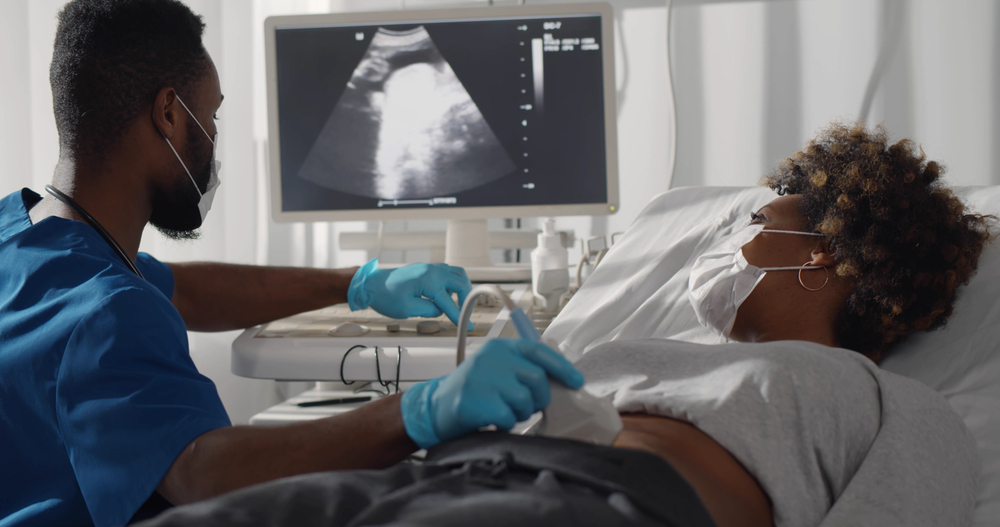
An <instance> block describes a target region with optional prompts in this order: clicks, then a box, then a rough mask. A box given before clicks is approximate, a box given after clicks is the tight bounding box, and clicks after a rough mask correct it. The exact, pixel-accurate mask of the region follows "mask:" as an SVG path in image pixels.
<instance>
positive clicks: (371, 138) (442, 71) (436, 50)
mask: <svg viewBox="0 0 1000 527" xmlns="http://www.w3.org/2000/svg"><path fill="white" fill-rule="evenodd" d="M466 11H468V10H466ZM480 11H482V12H484V16H474V17H472V16H465V17H462V18H443V19H435V17H428V16H427V14H428V13H429V12H427V11H424V12H422V13H421V18H420V19H414V20H399V19H398V18H399V14H398V13H397V16H396V19H394V20H386V21H379V20H377V18H378V16H379V15H378V14H371V15H372V17H374V18H376V19H375V20H370V21H361V22H359V21H351V22H341V23H336V22H334V23H315V22H314V23H309V22H310V20H308V19H307V18H304V17H286V18H285V22H284V23H279V24H275V25H274V29H273V67H272V68H271V69H272V70H273V75H274V79H273V85H274V86H275V87H276V103H277V112H276V113H277V131H278V133H279V136H280V150H279V152H278V153H279V156H280V164H278V166H279V167H280V178H279V179H280V181H277V182H276V183H277V185H278V186H279V187H280V208H281V211H282V212H284V213H289V212H291V213H294V212H312V211H345V212H346V211H358V212H361V211H382V212H386V211H389V210H396V211H401V210H404V209H406V210H411V211H412V212H417V211H418V210H427V209H431V208H433V209H435V211H436V214H435V215H436V216H437V217H446V215H447V213H446V211H444V210H442V209H450V208H469V207H472V208H482V207H544V206H558V205H583V204H598V205H600V204H608V203H610V202H611V201H612V200H611V199H610V197H609V162H608V151H607V145H608V141H607V124H608V123H607V122H606V120H607V108H606V100H607V97H606V96H607V94H606V93H605V90H606V87H605V80H606V79H605V76H606V73H607V72H606V71H605V68H607V67H608V65H607V64H605V60H606V59H605V55H606V54H605V53H603V50H604V46H605V45H607V44H609V43H606V42H604V38H603V35H602V15H601V13H599V12H595V13H574V14H561V15H527V14H526V15H523V16H510V15H505V16H497V15H494V16H488V15H486V14H485V13H486V12H488V11H490V10H486V9H481V10H480ZM430 13H433V12H430ZM381 16H383V17H384V16H385V14H384V13H383V14H382V15H381ZM362 18H364V17H362ZM403 18H406V17H405V12H404V16H403ZM269 52H270V50H269ZM612 70H613V68H612ZM274 99H275V98H274V97H272V100H274ZM612 100H613V99H612ZM611 115H613V113H612V114H611ZM272 117H274V113H273V112H272ZM272 130H273V125H272ZM272 166H274V165H273V164H272ZM272 177H274V174H272ZM614 179H615V184H616V183H617V174H615V178H614ZM272 187H273V186H272ZM276 190H277V189H276ZM616 190H617V189H616V188H615V191H616ZM614 198H615V199H616V198H617V196H614ZM442 213H443V215H442ZM534 215H538V216H541V215H547V214H546V213H545V212H543V211H541V209H539V212H538V213H537V214H534ZM414 217H419V216H414ZM484 217H485V216H484Z"/></svg>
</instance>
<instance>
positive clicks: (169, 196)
mask: <svg viewBox="0 0 1000 527" xmlns="http://www.w3.org/2000/svg"><path fill="white" fill-rule="evenodd" d="M187 128H188V130H187V132H188V138H187V151H188V153H189V154H190V156H189V161H190V163H191V164H190V165H189V166H188V169H189V170H190V171H191V175H192V176H193V177H194V180H195V181H197V182H198V190H200V191H202V192H204V191H205V190H207V189H208V179H209V176H210V175H211V170H212V143H211V141H208V140H206V139H205V138H204V137H203V136H204V135H205V134H204V133H202V131H201V128H199V127H198V125H197V124H194V123H193V121H189V122H188V126H187ZM174 159H175V160H176V158H174ZM177 164H178V165H180V163H179V162H178V163H177ZM177 168H178V169H180V170H181V171H182V172H181V174H183V176H182V177H178V178H176V179H175V182H176V183H175V184H174V185H173V188H168V189H161V188H157V189H156V190H155V191H154V193H153V213H152V215H151V216H150V218H149V223H150V225H152V226H153V227H155V228H156V230H158V231H160V233H162V234H163V235H164V236H166V237H167V238H170V239H171V240H197V239H198V238H199V237H200V236H201V231H199V230H198V228H199V227H201V212H199V210H198V202H199V201H200V200H201V196H200V195H199V194H198V190H195V187H194V184H193V183H192V182H191V178H190V177H188V175H187V173H186V172H183V170H184V168H183V167H181V166H178V167H177Z"/></svg>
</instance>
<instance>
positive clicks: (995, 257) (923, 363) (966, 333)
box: [544, 187, 1000, 527]
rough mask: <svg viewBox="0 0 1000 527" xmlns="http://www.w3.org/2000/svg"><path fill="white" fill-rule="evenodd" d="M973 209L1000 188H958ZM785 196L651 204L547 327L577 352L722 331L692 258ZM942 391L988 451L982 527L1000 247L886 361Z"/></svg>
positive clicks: (991, 432) (717, 190) (999, 204)
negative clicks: (934, 327)
mask: <svg viewBox="0 0 1000 527" xmlns="http://www.w3.org/2000/svg"><path fill="white" fill-rule="evenodd" d="M954 190H955V193H956V195H958V196H959V197H960V198H962V200H963V201H965V203H966V204H967V205H968V206H969V208H970V209H971V210H972V211H975V212H978V213H983V214H994V215H997V216H1000V187H958V188H955V189H954ZM775 197H776V195H775V193H774V192H772V191H770V190H768V189H764V188H759V187H753V188H744V187H738V188H736V187H689V188H680V189H675V190H671V191H669V192H666V193H664V194H661V195H659V196H657V197H655V198H653V200H652V201H651V202H650V203H649V205H648V206H647V207H646V209H645V210H643V212H642V213H641V214H640V215H639V217H638V218H637V219H636V220H635V222H634V223H633V224H632V226H630V227H629V229H628V230H627V231H626V232H625V234H624V235H623V236H622V237H621V239H620V240H619V241H618V243H616V244H615V245H614V247H612V248H611V250H610V251H609V252H608V254H607V256H605V258H604V260H603V261H602V262H601V264H600V266H599V267H598V268H597V270H596V271H594V273H593V274H592V275H591V276H590V277H589V278H588V279H587V281H586V282H585V283H584V286H583V288H581V289H580V291H578V292H577V294H576V295H574V297H573V299H572V300H570V302H569V304H567V305H566V307H565V308H564V309H563V311H562V313H560V315H559V316H558V317H557V318H556V319H555V320H554V321H553V323H552V324H551V325H550V326H549V328H548V330H546V332H545V335H544V336H545V338H549V339H553V340H555V341H556V342H558V343H559V344H560V345H561V347H562V348H563V349H565V350H568V351H567V354H568V355H569V356H570V357H571V358H576V357H578V356H579V355H580V354H581V353H582V352H583V351H585V350H587V349H590V348H591V347H593V346H596V345H597V344H600V343H603V342H607V341H610V340H632V339H643V338H673V339H678V340H687V341H691V342H701V343H717V342H720V339H719V338H718V337H716V336H715V335H713V334H712V333H711V332H710V331H708V330H707V329H706V328H704V327H702V326H701V325H700V324H699V323H698V320H697V318H696V317H695V314H694V310H693V309H692V308H691V305H690V302H688V300H687V281H688V274H689V272H690V268H691V264H692V263H693V261H694V258H696V257H697V255H698V254H700V253H701V252H702V251H703V250H704V249H705V248H707V247H708V246H709V245H711V244H712V243H714V242H715V241H716V240H718V239H719V238H720V237H722V236H725V235H726V234H729V233H730V232H732V230H733V228H734V227H735V226H737V225H738V224H740V223H741V222H746V221H749V215H750V212H751V211H753V210H756V209H757V208H759V207H761V206H762V205H764V204H765V203H767V202H769V201H771V200H772V199H774V198H775ZM881 366H882V367H883V368H885V369H886V370H888V371H892V372H895V373H898V374H901V375H905V376H908V377H911V378H914V379H917V380H919V381H921V382H923V383H925V384H927V385H928V386H930V387H931V388H934V389H935V390H938V391H939V392H940V393H941V394H942V395H944V396H945V398H947V399H948V401H949V402H950V403H951V405H952V407H953V408H954V409H955V411H956V412H957V413H958V414H959V415H960V416H962V418H963V420H964V421H965V424H966V426H968V427H969V429H970V430H971V431H972V434H973V435H974V436H975V438H976V441H977V443H978V446H979V453H980V456H981V458H982V462H983V464H982V473H981V476H980V477H981V479H980V487H979V496H978V501H977V505H976V510H975V516H974V522H973V524H974V525H975V526H977V527H978V526H986V525H992V524H993V522H994V521H995V519H996V518H1000V246H998V245H996V244H994V245H991V246H989V247H988V248H987V249H986V251H985V252H984V253H983V256H982V258H981V259H980V261H979V272H978V274H977V275H976V276H975V277H974V278H973V279H972V281H971V282H970V283H969V285H968V286H966V287H963V288H962V289H960V290H959V298H958V302H957V304H956V306H955V313H954V315H952V317H951V319H950V320H949V321H948V324H947V326H946V327H945V328H943V329H941V330H938V331H934V332H931V333H921V334H918V335H914V336H912V337H910V339H908V340H907V341H906V342H904V343H903V344H901V345H900V346H899V347H898V348H896V349H894V350H893V351H892V353H890V355H889V356H888V357H887V358H886V359H885V360H884V361H883V362H882V364H881Z"/></svg>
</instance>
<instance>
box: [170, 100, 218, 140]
mask: <svg viewBox="0 0 1000 527" xmlns="http://www.w3.org/2000/svg"><path fill="white" fill-rule="evenodd" d="M177 102H179V103H181V106H183V107H184V109H185V110H187V113H188V115H190V116H191V118H192V119H194V124H196V125H198V128H201V131H202V133H204V134H205V137H207V138H208V140H209V141H211V142H212V145H215V139H212V136H210V135H208V131H206V130H205V127H204V126H202V125H201V121H199V120H198V118H197V117H195V116H194V114H193V113H191V110H189V109H188V107H187V105H186V104H184V101H182V100H181V96H180V95H178V96H177Z"/></svg>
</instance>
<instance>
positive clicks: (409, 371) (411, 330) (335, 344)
mask: <svg viewBox="0 0 1000 527" xmlns="http://www.w3.org/2000/svg"><path fill="white" fill-rule="evenodd" d="M505 292H507V293H508V295H510V297H511V299H512V300H514V302H517V303H518V305H520V306H522V308H523V309H525V310H526V311H529V312H530V310H531V306H532V295H531V291H530V288H529V287H527V286H526V285H524V284H518V285H516V286H511V287H508V288H505ZM509 315H510V312H509V310H508V309H507V308H506V307H504V306H503V305H502V304H501V303H500V302H497V301H496V300H495V299H493V298H492V297H490V298H489V299H488V300H482V301H481V302H479V303H477V306H476V308H475V309H474V310H473V312H472V323H473V326H474V327H473V330H472V331H471V332H469V333H468V336H469V340H468V347H469V350H470V351H474V350H475V349H476V348H478V347H479V346H481V345H482V344H483V343H484V342H486V340H488V339H493V338H515V337H516V336H517V333H516V331H515V330H514V328H513V326H512V325H510V324H509V321H510V316H509ZM540 322H541V323H544V322H545V321H544V320H541V319H540ZM457 329H458V328H456V327H455V324H453V323H452V322H451V321H450V320H448V318H447V317H445V316H443V315H442V316H440V317H437V318H411V319H406V320H398V319H392V318H387V317H384V316H382V315H380V314H378V313H376V312H375V311H373V310H370V309H365V310H359V311H353V312H352V311H351V310H350V308H349V307H348V306H347V304H337V305H334V306H330V307H327V308H324V309H319V310H316V311H310V312H307V313H301V314H298V315H295V316H291V317H288V318H284V319H281V320H276V321H274V322H271V323H269V324H264V325H261V326H256V327H253V328H249V329H247V330H245V331H244V332H243V334H241V335H240V336H239V337H237V339H236V340H235V341H234V342H233V351H232V371H233V373H235V374H236V375H239V376H242V377H251V378H257V379H275V380H281V381H377V380H383V381H387V380H393V381H395V380H396V379H398V380H400V381H421V380H426V379H433V378H435V377H439V376H441V375H445V374H447V373H448V372H450V371H452V370H454V369H455V367H456V362H455V361H456V357H455V348H456V344H457V340H458V339H457V336H458V332H457ZM542 329H544V328H542Z"/></svg>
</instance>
